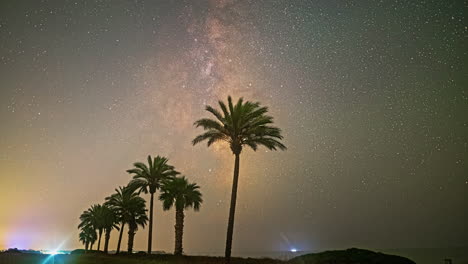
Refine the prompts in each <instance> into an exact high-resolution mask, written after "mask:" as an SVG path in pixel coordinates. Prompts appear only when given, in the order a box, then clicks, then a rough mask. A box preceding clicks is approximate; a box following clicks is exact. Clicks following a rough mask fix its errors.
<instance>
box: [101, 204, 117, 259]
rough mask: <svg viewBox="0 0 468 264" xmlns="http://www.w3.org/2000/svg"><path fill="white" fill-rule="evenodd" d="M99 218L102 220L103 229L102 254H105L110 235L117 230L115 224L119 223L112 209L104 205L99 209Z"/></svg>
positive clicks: (107, 249)
mask: <svg viewBox="0 0 468 264" xmlns="http://www.w3.org/2000/svg"><path fill="white" fill-rule="evenodd" d="M100 217H101V218H102V219H101V221H102V225H103V228H104V234H105V238H104V253H107V252H108V251H109V240H110V235H111V232H112V230H113V229H114V228H115V229H117V230H118V229H119V227H118V226H117V224H118V223H119V221H118V220H119V219H118V217H117V214H116V211H115V210H114V208H112V207H110V206H108V205H107V204H104V205H103V206H102V207H101V215H100Z"/></svg>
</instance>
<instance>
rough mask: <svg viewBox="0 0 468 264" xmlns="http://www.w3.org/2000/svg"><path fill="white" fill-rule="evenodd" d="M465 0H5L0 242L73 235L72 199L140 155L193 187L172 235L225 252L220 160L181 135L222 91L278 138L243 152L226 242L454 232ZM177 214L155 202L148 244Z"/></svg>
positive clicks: (34, 242) (356, 240)
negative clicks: (271, 121) (271, 145)
mask: <svg viewBox="0 0 468 264" xmlns="http://www.w3.org/2000/svg"><path fill="white" fill-rule="evenodd" d="M466 8H467V6H466V3H464V1H451V2H450V3H448V2H447V1H435V0H434V1H422V2H416V1H395V0H388V1H330V0H327V1H299V0H297V1H273V0H272V1H266V0H265V1H247V0H237V1H236V0H219V1H215V0H200V1H198V0H197V1H109V0H108V1H22V2H21V3H18V2H17V1H1V4H0V76H1V88H0V124H1V134H0V148H1V149H2V151H1V152H0V177H1V182H0V183H1V184H0V204H1V208H2V210H0V248H7V247H21V248H45V249H50V248H56V247H57V246H58V245H60V244H61V243H63V245H62V246H63V247H64V248H76V247H78V246H79V242H78V237H77V233H78V232H77V229H76V226H77V224H78V216H79V214H80V213H81V212H82V211H83V210H85V209H86V208H87V207H88V206H89V205H91V204H93V203H100V202H103V200H104V197H106V196H107V195H110V194H111V193H112V192H113V190H114V188H116V187H117V186H121V185H125V184H126V183H127V182H128V180H129V179H130V176H129V175H128V174H127V173H125V170H126V169H129V168H130V167H131V164H132V163H133V162H134V161H138V160H144V159H145V157H146V156H147V155H148V154H152V155H164V156H167V157H169V159H170V161H171V163H172V164H173V165H174V166H176V168H177V169H178V170H179V171H181V172H182V173H183V174H184V175H187V177H188V178H190V179H191V180H192V181H195V182H197V183H198V184H199V185H200V186H201V187H202V192H203V194H204V200H205V202H204V204H203V206H202V209H201V211H200V212H199V213H192V212H190V213H188V215H187V219H186V221H187V222H186V229H185V232H186V233H185V234H184V239H185V240H184V242H185V244H184V249H185V250H186V251H187V252H188V253H200V252H222V250H223V248H224V247H223V244H224V241H225V231H226V225H227V215H228V205H229V197H230V196H229V195H230V186H231V180H232V168H233V156H232V155H231V154H230V152H229V148H228V147H227V146H225V145H215V146H214V147H212V148H210V149H208V148H206V147H205V146H196V147H193V146H192V145H191V144H190V141H191V139H193V137H194V136H195V135H197V133H200V132H201V131H199V130H197V129H195V128H194V127H193V122H194V121H195V120H196V119H198V118H200V117H205V116H208V115H207V113H206V112H205V111H204V107H205V105H207V104H209V105H215V104H216V102H217V100H219V99H225V98H226V97H227V95H232V96H233V97H235V98H238V97H241V96H243V97H244V98H245V99H248V100H253V101H260V102H262V104H264V105H267V106H268V107H269V109H270V112H271V114H272V115H273V116H274V117H275V123H276V125H277V126H279V127H281V128H282V129H283V131H284V136H285V141H284V143H285V144H286V145H287V147H288V150H287V151H285V152H281V153H276V152H269V151H266V150H265V149H260V150H258V151H257V152H253V151H245V153H243V156H242V160H241V174H240V186H239V196H238V199H239V200H238V210H237V214H236V225H235V233H234V246H233V251H234V254H237V253H236V252H243V251H276V250H288V249H289V248H291V247H294V248H297V249H298V250H318V249H324V248H339V247H350V246H356V247H370V248H397V247H445V246H468V245H467V244H466V237H467V236H468V233H467V229H466V222H467V221H468V214H467V212H468V211H467V210H466V208H468V197H467V190H468V176H467V175H468V161H467V158H466V157H468V115H467V113H468V94H467V87H468V76H467V73H466V72H467V71H466V62H467V61H468V56H467V50H468V47H467V41H466V40H467V36H468V35H467V33H468V29H467V24H466V12H463V10H466ZM173 225H174V212H172V211H170V212H163V211H162V207H161V206H160V205H157V207H156V210H155V233H154V236H153V237H154V243H155V247H156V249H158V250H166V251H171V249H172V246H173ZM146 238H147V233H146V230H140V231H139V232H138V233H137V235H136V241H135V248H136V249H137V250H140V249H144V248H145V244H146ZM125 241H126V240H124V243H126V242H125ZM114 246H115V236H114V237H113V238H112V240H111V248H113V247H114ZM239 254H240V253H239Z"/></svg>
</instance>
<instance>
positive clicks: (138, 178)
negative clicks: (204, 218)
mask: <svg viewBox="0 0 468 264" xmlns="http://www.w3.org/2000/svg"><path fill="white" fill-rule="evenodd" d="M133 166H134V168H133V169H130V170H127V172H128V173H130V174H132V175H133V179H132V180H131V181H130V182H129V183H128V185H127V186H125V187H119V188H118V189H115V193H113V194H112V195H110V196H108V197H106V198H105V202H104V203H103V204H102V205H101V204H95V205H92V206H91V207H90V208H89V209H88V210H86V211H84V212H83V213H82V214H81V216H80V224H79V225H78V228H79V229H80V234H79V239H80V241H81V242H82V243H83V244H84V246H85V250H86V251H87V250H88V249H90V250H92V249H93V245H94V243H95V242H96V241H97V242H98V244H97V250H98V251H99V250H100V249H101V237H102V234H103V233H104V250H103V251H104V252H105V253H107V252H108V249H109V240H110V235H111V232H112V230H114V229H116V230H118V231H120V233H119V239H118V242H117V250H116V253H120V246H121V242H122V236H123V232H124V229H125V227H126V226H128V248H127V251H128V252H129V253H132V252H133V241H134V239H135V234H136V231H137V230H138V227H142V228H144V227H145V226H146V224H147V223H148V215H147V209H146V201H145V200H144V199H143V198H142V197H140V193H149V194H150V213H149V235H148V253H151V244H152V233H153V230H152V229H153V225H152V223H153V207H154V194H155V193H156V191H157V190H160V196H159V200H161V201H162V203H163V209H164V210H170V209H171V208H172V207H175V210H176V225H175V229H176V230H175V234H176V239H175V241H176V243H175V250H174V254H177V255H181V254H182V252H183V247H182V237H183V227H184V210H185V209H189V208H191V207H193V208H194V210H195V211H198V210H199V209H200V206H201V203H202V202H203V200H202V194H201V192H200V190H199V189H200V187H199V186H198V185H197V184H196V183H189V182H188V180H187V179H186V178H185V177H184V176H182V177H177V175H178V174H179V172H177V171H176V170H175V169H174V167H173V166H171V165H169V164H168V159H167V158H165V157H160V156H157V157H155V158H154V159H153V158H152V157H151V156H148V164H144V163H142V162H136V163H134V164H133Z"/></svg>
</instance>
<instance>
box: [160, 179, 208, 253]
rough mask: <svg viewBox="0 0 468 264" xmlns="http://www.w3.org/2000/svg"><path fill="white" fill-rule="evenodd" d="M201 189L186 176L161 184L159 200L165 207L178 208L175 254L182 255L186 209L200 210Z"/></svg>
mask: <svg viewBox="0 0 468 264" xmlns="http://www.w3.org/2000/svg"><path fill="white" fill-rule="evenodd" d="M199 189H200V186H198V185H197V184H196V183H189V182H188V181H187V179H186V178H185V177H180V178H178V177H174V178H172V179H169V180H166V181H164V182H163V185H162V186H161V194H160V195H159V200H161V201H162V202H163V209H164V210H170V209H171V208H172V206H174V207H175V209H176V219H175V220H176V224H175V249H174V255H182V252H183V249H182V238H183V234H184V210H185V209H188V208H191V207H193V209H194V210H195V211H198V210H200V205H201V203H202V202H203V200H202V194H201V193H200V191H199Z"/></svg>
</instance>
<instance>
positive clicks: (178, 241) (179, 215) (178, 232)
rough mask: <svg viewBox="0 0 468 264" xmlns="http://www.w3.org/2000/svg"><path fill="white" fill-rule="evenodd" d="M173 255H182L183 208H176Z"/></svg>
mask: <svg viewBox="0 0 468 264" xmlns="http://www.w3.org/2000/svg"><path fill="white" fill-rule="evenodd" d="M174 227H175V249H174V255H182V252H183V249H182V238H183V236H184V209H176V224H175V226H174Z"/></svg>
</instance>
